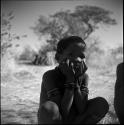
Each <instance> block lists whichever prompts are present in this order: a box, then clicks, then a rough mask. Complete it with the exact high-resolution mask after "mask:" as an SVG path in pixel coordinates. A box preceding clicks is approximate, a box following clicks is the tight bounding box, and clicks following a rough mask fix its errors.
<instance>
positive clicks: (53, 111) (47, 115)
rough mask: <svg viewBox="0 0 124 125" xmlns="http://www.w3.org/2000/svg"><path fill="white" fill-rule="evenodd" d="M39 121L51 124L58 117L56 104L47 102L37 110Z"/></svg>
mask: <svg viewBox="0 0 124 125" xmlns="http://www.w3.org/2000/svg"><path fill="white" fill-rule="evenodd" d="M38 117H39V120H41V121H43V122H45V123H46V122H52V120H56V119H58V118H59V117H60V113H59V108H58V106H57V104H56V103H54V102H52V101H47V102H45V103H43V104H42V106H41V108H40V109H39V116H38Z"/></svg>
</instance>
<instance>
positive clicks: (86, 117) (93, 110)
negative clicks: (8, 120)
mask: <svg viewBox="0 0 124 125" xmlns="http://www.w3.org/2000/svg"><path fill="white" fill-rule="evenodd" d="M108 109H109V105H108V103H107V101H106V100H105V99H104V98H102V97H97V98H94V99H91V100H88V104H87V109H86V112H85V113H83V114H80V115H75V113H74V115H75V116H74V117H75V119H74V120H72V121H73V122H72V123H73V124H74V123H75V124H90V123H93V124H96V123H98V122H99V121H100V120H101V119H102V118H103V117H104V116H105V115H106V113H107V112H108ZM62 123H63V122H62V117H61V114H60V112H59V108H58V106H57V104H55V103H54V102H51V101H47V102H45V103H44V104H43V105H42V106H41V108H40V109H39V111H38V124H62Z"/></svg>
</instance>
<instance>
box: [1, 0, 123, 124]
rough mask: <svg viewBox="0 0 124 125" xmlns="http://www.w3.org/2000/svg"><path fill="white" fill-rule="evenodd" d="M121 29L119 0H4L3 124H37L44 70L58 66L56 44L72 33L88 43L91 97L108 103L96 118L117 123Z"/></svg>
mask: <svg viewBox="0 0 124 125" xmlns="http://www.w3.org/2000/svg"><path fill="white" fill-rule="evenodd" d="M122 34H123V0H67V1H61V0H60V1H59V0H58V1H57V0H55V1H54V0H51V1H48V0H46V1H45V0H44V1H28V0H27V1H21V0H17V1H16V0H11V1H9V0H2V1H1V117H2V123H4V124H6V123H12V124H14V123H20V124H24V123H26V124H28V123H29V124H34V123H37V109H38V105H39V96H40V91H41V90H40V88H41V82H42V75H43V73H44V72H45V71H47V70H49V69H52V68H54V67H55V66H56V65H57V62H56V60H55V59H54V56H55V52H56V45H57V43H58V41H59V40H60V39H61V38H63V37H66V36H70V35H77V36H80V37H82V38H83V39H84V40H85V42H86V44H87V51H86V63H87V65H88V71H87V72H88V74H89V76H90V83H89V89H90V94H89V99H90V98H93V97H96V96H102V97H104V98H106V99H107V101H108V102H109V105H110V110H109V112H108V113H107V115H106V116H105V118H103V119H102V120H101V121H100V123H102V124H109V123H119V122H118V119H117V117H116V113H115V111H114V108H113V98H114V84H115V80H116V67H117V64H119V63H121V62H122V61H123V35H122Z"/></svg>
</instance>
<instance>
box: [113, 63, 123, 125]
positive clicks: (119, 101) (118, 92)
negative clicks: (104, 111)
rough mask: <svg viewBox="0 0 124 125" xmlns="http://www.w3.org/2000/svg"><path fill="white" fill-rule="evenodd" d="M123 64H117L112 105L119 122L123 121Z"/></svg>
mask: <svg viewBox="0 0 124 125" xmlns="http://www.w3.org/2000/svg"><path fill="white" fill-rule="evenodd" d="M123 65H124V63H120V64H119V65H118V66H117V71H116V75H117V79H116V83H115V98H114V107H115V111H116V114H117V116H118V119H119V122H120V124H123V123H124V78H123V73H124V71H123Z"/></svg>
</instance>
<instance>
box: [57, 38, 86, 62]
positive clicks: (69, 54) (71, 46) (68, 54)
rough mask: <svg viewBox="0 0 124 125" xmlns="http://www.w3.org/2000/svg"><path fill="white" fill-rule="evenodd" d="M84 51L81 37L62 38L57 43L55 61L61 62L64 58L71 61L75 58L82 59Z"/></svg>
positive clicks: (84, 45) (84, 46)
mask: <svg viewBox="0 0 124 125" xmlns="http://www.w3.org/2000/svg"><path fill="white" fill-rule="evenodd" d="M85 49H86V44H85V42H84V40H83V39H82V38H81V37H78V36H70V37H67V38H63V39H61V40H60V41H59V43H58V45H57V51H56V55H55V59H56V60H57V61H58V62H61V61H63V60H64V59H66V58H69V59H72V60H75V59H77V58H78V59H79V58H80V59H84V58H85V54H84V52H85Z"/></svg>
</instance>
